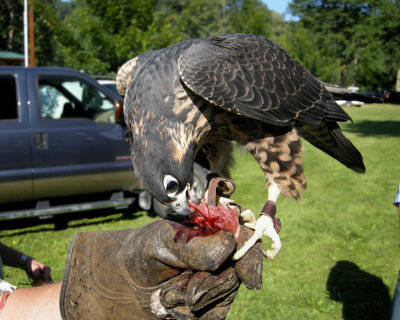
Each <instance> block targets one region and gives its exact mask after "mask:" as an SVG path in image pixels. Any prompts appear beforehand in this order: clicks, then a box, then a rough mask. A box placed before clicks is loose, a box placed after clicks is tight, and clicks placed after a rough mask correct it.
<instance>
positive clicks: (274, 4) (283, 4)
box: [262, 0, 291, 20]
mask: <svg viewBox="0 0 400 320" xmlns="http://www.w3.org/2000/svg"><path fill="white" fill-rule="evenodd" d="M262 2H263V3H264V4H266V5H267V7H268V9H270V10H274V11H276V12H279V13H280V14H283V13H285V11H286V9H287V8H288V5H289V2H291V1H290V0H262ZM290 17H291V16H290V15H289V14H286V19H285V20H290Z"/></svg>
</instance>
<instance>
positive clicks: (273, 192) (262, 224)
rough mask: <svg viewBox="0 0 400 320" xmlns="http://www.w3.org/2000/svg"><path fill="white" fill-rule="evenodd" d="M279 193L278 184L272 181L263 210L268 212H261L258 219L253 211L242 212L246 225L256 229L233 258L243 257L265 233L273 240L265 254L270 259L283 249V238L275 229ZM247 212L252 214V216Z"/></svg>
mask: <svg viewBox="0 0 400 320" xmlns="http://www.w3.org/2000/svg"><path fill="white" fill-rule="evenodd" d="M279 194H280V191H279V188H278V185H277V184H276V183H275V182H272V183H271V184H270V186H269V188H268V200H267V202H266V203H265V206H264V209H263V211H266V212H263V211H262V212H261V214H260V215H261V216H260V218H259V219H258V220H257V221H255V217H254V214H253V213H252V212H251V211H248V212H246V211H245V212H244V213H243V214H242V217H243V218H244V219H245V225H246V226H247V227H249V228H252V229H254V234H253V236H252V237H251V238H250V239H249V240H247V241H246V243H245V244H244V245H243V247H242V248H240V249H239V250H238V251H237V252H236V253H235V255H234V256H233V259H235V260H239V259H240V258H241V257H243V256H244V255H245V253H246V252H247V251H248V250H249V249H250V248H252V247H253V246H254V245H255V243H256V242H257V241H258V240H259V239H261V237H262V236H263V235H265V236H267V237H269V238H271V240H272V245H271V249H270V250H267V252H265V253H264V254H265V255H266V257H267V258H268V259H274V258H275V257H276V256H277V254H278V253H279V250H280V249H281V240H280V238H279V236H278V233H277V232H276V230H275V227H274V221H273V216H274V215H275V210H276V201H277V200H278V197H279ZM270 213H272V215H273V216H271V215H270ZM247 214H250V216H248V215H247Z"/></svg>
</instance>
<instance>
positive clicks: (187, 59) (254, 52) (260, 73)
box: [178, 34, 350, 126]
mask: <svg viewBox="0 0 400 320" xmlns="http://www.w3.org/2000/svg"><path fill="white" fill-rule="evenodd" d="M178 72H179V74H180V76H181V79H182V81H183V82H184V83H185V85H186V86H187V87H188V88H189V89H190V90H192V91H193V92H194V93H196V94H197V95H199V96H201V97H203V98H204V99H206V100H208V101H209V102H211V103H213V104H214V105H217V106H218V107H221V108H224V109H226V110H229V111H231V112H234V113H237V114H241V115H245V116H247V117H251V118H254V119H257V120H261V121H263V122H266V123H270V124H273V125H278V126H287V125H291V124H294V122H295V120H297V121H301V122H305V123H309V124H319V123H320V122H321V121H323V120H328V121H329V120H331V121H347V120H350V117H349V116H348V115H347V114H346V113H345V112H344V111H343V110H342V109H341V108H340V107H338V106H337V105H336V103H335V102H334V101H333V99H332V98H331V96H330V94H329V93H328V92H327V91H326V90H325V88H324V87H323V85H322V83H321V82H319V81H318V80H317V79H316V78H315V77H314V76H313V75H311V74H310V73H309V72H308V71H307V70H306V69H304V68H303V67H302V66H301V65H300V64H299V63H298V62H296V61H295V60H294V59H292V58H291V57H290V56H289V55H287V53H286V52H285V51H284V50H283V49H282V48H280V47H279V46H277V45H275V44H273V43H272V42H270V41H268V40H267V39H264V38H261V37H258V36H255V35H250V34H248V35H243V34H237V35H226V36H219V37H213V38H207V39H203V41H201V42H196V43H194V44H193V45H192V46H191V47H189V48H188V49H186V50H185V51H184V52H183V54H182V56H181V57H180V58H179V61H178Z"/></svg>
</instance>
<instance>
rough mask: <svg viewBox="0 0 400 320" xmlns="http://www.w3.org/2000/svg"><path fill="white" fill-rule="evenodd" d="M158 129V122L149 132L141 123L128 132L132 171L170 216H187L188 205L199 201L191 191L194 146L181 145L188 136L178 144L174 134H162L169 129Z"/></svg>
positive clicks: (188, 211) (188, 212)
mask: <svg viewBox="0 0 400 320" xmlns="http://www.w3.org/2000/svg"><path fill="white" fill-rule="evenodd" d="M139 122H140V121H139ZM134 123H137V122H134ZM133 126H135V124H133ZM160 126H163V124H162V123H161V122H159V123H158V125H157V126H156V127H154V126H151V127H150V128H151V129H152V130H150V131H149V130H147V128H146V127H147V126H146V125H145V124H144V125H143V124H142V126H140V129H139V130H135V129H132V131H131V132H129V131H128V134H127V138H128V140H129V141H130V145H131V157H132V164H133V168H134V171H135V174H136V176H137V177H138V178H139V180H140V181H141V182H142V184H143V187H144V188H145V189H146V190H148V191H149V192H150V193H151V194H152V196H153V197H155V198H156V199H158V200H159V201H160V202H162V203H163V204H165V205H168V206H169V207H170V209H171V210H170V211H168V213H169V214H171V215H175V214H177V215H189V214H191V213H192V212H191V211H190V209H189V206H188V202H190V201H191V202H196V203H198V202H199V199H198V198H197V197H196V194H195V191H194V188H193V178H194V173H193V171H194V165H193V162H194V161H193V158H194V155H193V152H194V147H193V144H192V143H190V142H189V141H187V142H188V145H185V144H183V145H182V144H181V143H182V142H183V141H186V139H187V136H183V135H182V136H180V137H179V140H180V141H177V140H176V139H174V138H173V135H172V136H171V135H170V134H168V135H164V134H163V130H167V131H171V129H170V128H168V127H163V128H160ZM166 150H168V151H167V152H166Z"/></svg>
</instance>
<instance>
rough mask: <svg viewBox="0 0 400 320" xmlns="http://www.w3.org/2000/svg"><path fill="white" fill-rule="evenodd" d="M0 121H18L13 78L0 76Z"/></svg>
mask: <svg viewBox="0 0 400 320" xmlns="http://www.w3.org/2000/svg"><path fill="white" fill-rule="evenodd" d="M0 97H1V104H0V120H12V119H18V102H17V90H16V86H15V79H14V77H13V76H0Z"/></svg>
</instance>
